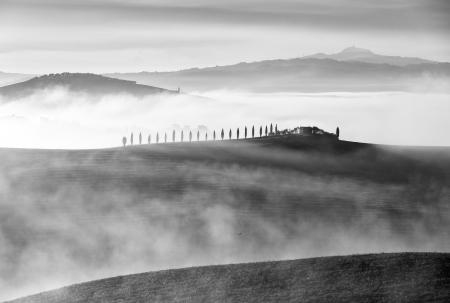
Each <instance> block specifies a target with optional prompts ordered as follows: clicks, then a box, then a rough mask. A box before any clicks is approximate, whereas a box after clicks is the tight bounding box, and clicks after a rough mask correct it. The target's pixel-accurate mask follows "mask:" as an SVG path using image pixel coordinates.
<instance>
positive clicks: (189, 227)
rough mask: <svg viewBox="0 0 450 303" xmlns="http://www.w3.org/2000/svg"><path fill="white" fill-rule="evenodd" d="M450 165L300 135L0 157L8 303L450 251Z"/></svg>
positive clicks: (406, 152)
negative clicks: (329, 261)
mask: <svg viewBox="0 0 450 303" xmlns="http://www.w3.org/2000/svg"><path fill="white" fill-rule="evenodd" d="M135 138H136V134H135ZM449 155H450V153H449V149H448V148H414V147H394V146H376V145H368V144H361V143H354V142H346V141H336V140H319V139H318V138H314V137H311V138H302V137H298V136H291V137H268V138H263V139H255V140H254V141H251V142H244V141H239V142H237V141H223V142H222V141H220V142H218V141H216V142H211V141H209V142H200V143H198V142H192V143H170V144H169V143H168V144H152V145H139V146H133V147H127V148H125V149H124V148H113V149H99V150H32V149H30V150H22V149H0V158H1V159H2V161H1V162H0V189H1V190H0V192H1V199H0V201H1V203H0V234H1V235H2V246H1V252H2V253H1V254H0V269H1V270H0V300H7V299H12V298H17V297H19V296H24V295H26V294H32V293H38V292H42V291H44V290H50V289H55V288H58V287H62V286H64V285H70V284H73V283H78V282H83V281H89V280H96V279H100V278H106V277H112V276H118V275H126V274H133V273H136V272H145V271H154V270H160V269H168V268H181V267H188V266H201V265H211V264H229V263H243V262H256V261H264V260H280V259H297V258H307V257H317V256H331V255H346V254H361V253H377V252H402V251H429V252H433V251H441V252H447V251H450V243H449V242H448V230H449V229H450V209H449V207H448V202H449V201H448V197H449V194H450V186H449V185H450V156H449ZM24 189H26V190H24ZM36 256H38V257H36ZM387 268H391V266H387ZM430 273H431V272H430ZM424 274H425V273H424ZM387 276H391V274H389V275H387ZM299 278H300V277H299ZM111 281H115V280H111ZM408 281H409V280H408ZM199 283H200V282H199ZM205 283H206V282H205ZM249 283H250V281H249ZM336 283H337V282H336ZM408 283H409V282H408ZM408 283H406V284H403V286H404V287H406V286H407V285H408ZM208 285H209V284H208ZM403 286H402V287H403ZM385 287H388V286H387V285H386V286H385ZM399 287H400V286H399ZM429 287H431V286H429ZM96 296H102V293H101V292H100V293H97V294H96Z"/></svg>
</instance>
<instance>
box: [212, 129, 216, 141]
mask: <svg viewBox="0 0 450 303" xmlns="http://www.w3.org/2000/svg"><path fill="white" fill-rule="evenodd" d="M213 140H214V141H216V130H214V132H213Z"/></svg>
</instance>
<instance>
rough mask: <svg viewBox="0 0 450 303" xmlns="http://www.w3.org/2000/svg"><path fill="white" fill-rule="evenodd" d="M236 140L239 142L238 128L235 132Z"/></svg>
mask: <svg viewBox="0 0 450 303" xmlns="http://www.w3.org/2000/svg"><path fill="white" fill-rule="evenodd" d="M236 138H237V139H238V140H239V127H238V129H237V130H236Z"/></svg>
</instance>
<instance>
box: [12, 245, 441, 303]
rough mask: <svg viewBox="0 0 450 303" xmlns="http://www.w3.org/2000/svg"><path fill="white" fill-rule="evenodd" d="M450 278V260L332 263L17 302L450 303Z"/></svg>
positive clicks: (249, 267)
mask: <svg viewBox="0 0 450 303" xmlns="http://www.w3.org/2000/svg"><path fill="white" fill-rule="evenodd" d="M449 273H450V254H432V253H428V254H424V253H422V254H418V253H404V254H378V255H360V256H342V257H325V258H312V259H301V260H293V261H277V262H263V263H249V264H234V265H219V266H206V267H193V268H184V269H175V270H166V271H159V272H150V273H142V274H136V275H129V276H121V277H114V278H109V279H104V280H98V281H92V282H88V283H82V284H78V285H72V286H69V287H65V288H62V289H58V290H55V291H51V292H47V293H42V294H38V295H34V296H30V297H28V298H24V299H19V300H15V301H12V302H14V303H56V302H64V303H72V302H93V303H94V302H122V303H127V302H130V303H131V302H408V303H412V302H421V303H424V302H448V301H449V300H450V292H449V289H450V274H449Z"/></svg>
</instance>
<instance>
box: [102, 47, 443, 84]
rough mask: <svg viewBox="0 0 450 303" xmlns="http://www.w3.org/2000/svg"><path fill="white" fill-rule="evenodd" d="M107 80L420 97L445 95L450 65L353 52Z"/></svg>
mask: <svg viewBox="0 0 450 303" xmlns="http://www.w3.org/2000/svg"><path fill="white" fill-rule="evenodd" d="M107 76H109V77H113V78H118V79H125V80H132V81H137V82H138V83H142V84H148V83H153V84H155V85H159V86H162V87H181V89H182V90H185V91H196V90H213V89H238V90H250V91H257V92H286V91H287V92H289V91H296V92H330V91H332V92H334V91H420V90H428V89H438V90H439V89H444V88H443V87H442V85H441V86H440V87H433V85H431V84H432V83H433V81H447V79H448V78H450V63H440V62H431V61H427V60H423V59H419V58H403V57H396V56H381V55H377V54H374V53H372V52H370V51H368V50H362V49H356V48H349V49H346V50H344V51H342V52H341V53H338V54H335V55H324V54H316V55H312V56H306V57H301V58H294V59H284V60H265V61H259V62H250V63H246V62H242V63H239V64H234V65H227V66H216V67H207V68H192V69H186V70H180V71H174V72H140V73H115V74H108V75H107ZM430 82H431V84H430ZM430 85H431V88H430ZM445 89H447V88H445Z"/></svg>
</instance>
